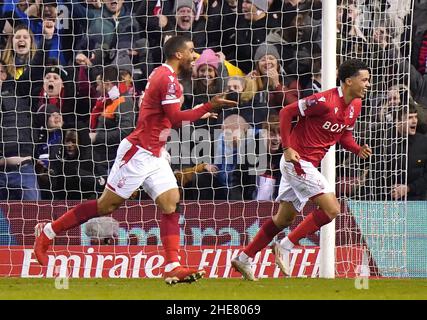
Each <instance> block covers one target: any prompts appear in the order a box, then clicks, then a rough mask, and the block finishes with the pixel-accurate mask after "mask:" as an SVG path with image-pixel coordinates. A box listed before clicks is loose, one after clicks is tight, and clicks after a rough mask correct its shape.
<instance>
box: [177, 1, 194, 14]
mask: <svg viewBox="0 0 427 320" xmlns="http://www.w3.org/2000/svg"><path fill="white" fill-rule="evenodd" d="M182 7H187V8H191V9H193V11H195V8H194V2H193V0H177V1H176V6H175V12H177V11H178V10H179V9H180V8H182Z"/></svg>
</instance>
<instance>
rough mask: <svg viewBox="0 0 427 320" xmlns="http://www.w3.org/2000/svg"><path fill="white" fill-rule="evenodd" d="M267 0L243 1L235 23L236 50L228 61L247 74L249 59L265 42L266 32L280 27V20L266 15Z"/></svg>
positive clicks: (250, 63) (250, 66) (249, 64)
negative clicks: (234, 62) (234, 61)
mask: <svg viewBox="0 0 427 320" xmlns="http://www.w3.org/2000/svg"><path fill="white" fill-rule="evenodd" d="M268 7H269V2H268V0H256V1H255V0H244V1H243V3H242V14H241V15H239V20H238V22H237V33H236V37H235V44H236V45H237V50H235V52H233V53H231V54H229V56H227V58H228V59H229V60H234V59H235V60H236V61H237V62H238V67H239V68H240V69H242V70H243V72H245V73H248V72H250V71H251V69H252V62H251V59H252V58H253V56H254V54H255V51H256V49H257V48H258V46H259V45H260V44H261V43H263V42H265V41H266V38H267V33H268V31H267V30H270V29H271V28H279V27H280V19H278V17H276V18H275V16H274V15H271V16H270V15H268V14H267V11H268Z"/></svg>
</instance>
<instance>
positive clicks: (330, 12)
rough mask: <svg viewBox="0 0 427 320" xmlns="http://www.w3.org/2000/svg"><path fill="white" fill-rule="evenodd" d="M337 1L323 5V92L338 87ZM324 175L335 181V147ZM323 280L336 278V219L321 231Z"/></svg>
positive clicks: (326, 161) (331, 181) (331, 149)
mask: <svg viewBox="0 0 427 320" xmlns="http://www.w3.org/2000/svg"><path fill="white" fill-rule="evenodd" d="M336 13H337V4H336V1H323V3H322V90H328V89H331V88H333V87H335V86H336V68H337V65H336V61H337V59H336V47H337V46H336V42H337V36H336V35H337V32H336V31H337V24H336ZM321 171H322V174H323V175H324V176H325V178H326V180H327V181H328V182H329V183H330V185H332V186H334V185H335V183H336V179H335V146H331V147H330V148H329V151H328V152H327V154H326V156H325V158H324V159H323V160H322V164H321ZM319 276H320V277H322V278H334V277H335V219H334V220H332V221H331V222H330V223H328V224H327V225H324V226H323V227H322V228H321V229H320V268H319Z"/></svg>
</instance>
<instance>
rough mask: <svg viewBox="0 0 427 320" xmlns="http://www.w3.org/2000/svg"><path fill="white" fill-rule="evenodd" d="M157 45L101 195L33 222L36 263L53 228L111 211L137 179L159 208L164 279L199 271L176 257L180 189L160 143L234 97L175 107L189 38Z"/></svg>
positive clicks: (187, 69)
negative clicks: (158, 56)
mask: <svg viewBox="0 0 427 320" xmlns="http://www.w3.org/2000/svg"><path fill="white" fill-rule="evenodd" d="M163 49H164V53H165V56H166V63H165V64H163V65H162V66H160V67H158V68H156V69H155V70H154V71H153V72H152V73H151V75H150V77H149V79H148V83H147V86H146V90H145V93H144V96H143V98H142V99H141V106H140V112H139V119H138V123H137V127H136V129H135V130H134V131H133V132H132V133H131V134H130V135H129V136H127V137H126V138H125V139H123V141H122V142H121V143H120V145H119V148H118V151H117V156H116V160H115V163H114V165H113V168H112V169H111V172H110V175H109V176H108V179H107V184H106V188H105V190H104V192H103V194H102V195H101V197H100V198H99V199H98V200H93V201H86V202H84V203H82V204H79V205H77V206H76V207H74V208H72V209H71V210H69V211H67V212H66V213H65V214H64V215H62V216H61V217H60V218H59V219H57V220H55V221H53V222H52V223H47V224H45V225H43V224H38V225H37V226H36V236H37V237H36V242H35V248H34V252H35V254H36V257H37V260H38V261H39V263H40V264H41V265H46V264H47V262H48V256H47V250H48V249H49V246H50V245H51V243H52V241H53V239H54V237H55V236H56V235H57V234H59V233H61V232H64V231H66V230H69V229H71V228H74V227H76V226H79V225H81V224H83V223H84V222H86V221H88V220H89V219H91V218H95V217H99V216H104V215H107V214H111V213H112V212H113V211H114V210H116V209H118V208H119V207H120V206H121V205H122V204H123V203H124V201H125V200H126V199H128V198H129V197H130V196H131V195H132V193H133V192H134V191H135V190H136V189H137V188H138V187H139V186H140V185H142V186H143V187H144V189H145V191H146V192H147V193H148V195H149V196H150V197H151V198H152V199H153V200H154V201H155V202H156V204H157V206H158V207H159V209H160V210H161V211H162V212H163V214H162V217H161V221H160V238H161V241H162V244H163V247H164V251H165V273H164V278H165V282H166V283H167V284H175V283H177V282H193V281H196V280H197V279H199V278H201V277H202V276H203V275H204V274H205V271H204V270H197V269H190V268H186V267H183V266H181V265H180V263H179V241H180V228H179V224H178V221H179V215H180V213H179V201H180V194H179V190H178V185H177V181H176V178H175V176H174V174H173V172H172V169H171V167H170V165H169V161H168V159H167V158H168V156H169V154H168V153H167V152H166V151H165V149H164V145H165V143H166V141H167V138H168V136H169V131H170V129H171V127H172V126H174V127H177V126H180V125H182V122H183V121H195V120H197V119H200V118H201V117H209V116H211V115H212V114H211V112H218V111H219V110H221V109H222V107H224V106H236V102H234V101H229V100H226V99H224V98H223V97H222V95H217V96H215V97H213V98H212V100H211V101H210V102H207V103H205V104H203V105H202V106H200V107H199V108H197V109H192V110H186V111H181V110H180V108H181V104H182V100H183V99H182V90H181V86H180V84H179V82H178V76H181V77H184V76H190V75H191V72H192V65H193V63H194V60H195V59H196V54H195V52H194V44H193V42H192V41H191V40H188V39H187V38H185V37H182V36H176V37H172V38H171V39H169V40H168V41H167V42H166V44H165V45H164V48H163Z"/></svg>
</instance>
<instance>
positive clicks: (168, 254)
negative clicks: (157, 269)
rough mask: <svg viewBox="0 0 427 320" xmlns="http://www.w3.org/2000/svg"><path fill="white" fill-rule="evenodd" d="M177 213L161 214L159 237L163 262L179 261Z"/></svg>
mask: <svg viewBox="0 0 427 320" xmlns="http://www.w3.org/2000/svg"><path fill="white" fill-rule="evenodd" d="M178 222H179V213H178V212H175V213H172V214H162V218H161V220H160V238H161V240H162V244H163V250H164V251H165V264H166V265H167V264H169V263H173V262H179V255H178V253H179V234H180V229H179V224H178Z"/></svg>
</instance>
